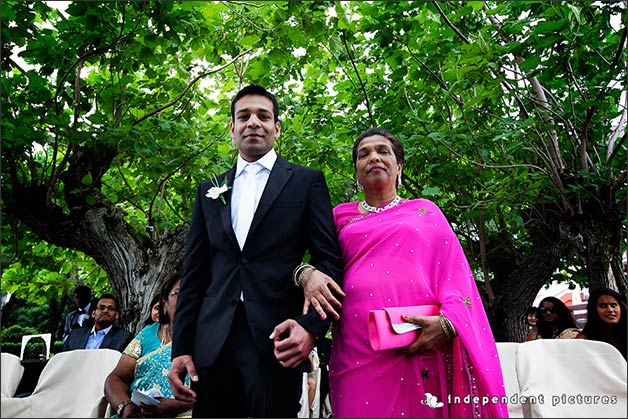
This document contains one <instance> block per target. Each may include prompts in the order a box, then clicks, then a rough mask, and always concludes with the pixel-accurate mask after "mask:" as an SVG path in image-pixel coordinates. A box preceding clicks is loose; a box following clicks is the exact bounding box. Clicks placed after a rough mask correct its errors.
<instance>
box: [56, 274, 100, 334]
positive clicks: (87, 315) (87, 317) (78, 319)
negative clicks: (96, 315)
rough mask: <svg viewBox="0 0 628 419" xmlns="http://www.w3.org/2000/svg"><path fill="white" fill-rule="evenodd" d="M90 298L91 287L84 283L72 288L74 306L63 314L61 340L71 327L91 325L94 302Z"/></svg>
mask: <svg viewBox="0 0 628 419" xmlns="http://www.w3.org/2000/svg"><path fill="white" fill-rule="evenodd" d="M91 299H92V289H91V288H90V287H88V286H86V285H79V286H78V287H76V288H75V289H74V303H75V304H76V308H75V309H74V310H72V311H70V312H69V313H68V314H67V315H66V316H65V323H64V325H63V336H62V338H61V340H62V341H63V342H65V340H66V339H67V338H68V335H69V334H70V332H71V331H72V329H78V328H79V327H83V326H92V325H93V324H94V323H93V319H92V316H91V313H92V310H93V309H94V305H95V302H92V301H91Z"/></svg>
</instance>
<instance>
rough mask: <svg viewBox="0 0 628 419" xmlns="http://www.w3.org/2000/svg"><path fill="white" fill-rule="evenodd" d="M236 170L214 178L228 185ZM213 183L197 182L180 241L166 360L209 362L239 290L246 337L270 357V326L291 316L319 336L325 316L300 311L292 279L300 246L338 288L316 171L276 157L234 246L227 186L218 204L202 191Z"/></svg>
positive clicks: (332, 238) (337, 258)
mask: <svg viewBox="0 0 628 419" xmlns="http://www.w3.org/2000/svg"><path fill="white" fill-rule="evenodd" d="M235 172H236V168H235V167H233V168H232V169H231V170H229V171H228V172H226V173H223V174H222V175H220V176H218V178H217V181H218V184H222V182H223V179H224V178H225V177H226V178H227V181H228V185H229V186H231V185H233V180H234V177H235ZM214 183H215V182H211V181H207V182H204V183H202V184H200V185H199V187H198V189H197V191H196V201H195V204H194V210H193V212H192V221H191V225H190V232H189V235H188V239H187V245H186V256H185V260H184V264H183V272H182V278H181V286H180V290H179V296H178V300H177V310H176V314H175V321H174V322H175V324H174V336H173V344H172V357H173V358H174V357H177V356H179V355H184V354H187V355H192V356H193V357H194V362H195V364H196V366H197V367H201V368H203V367H208V366H210V365H211V364H212V363H213V362H214V361H215V360H216V357H217V356H218V354H219V352H220V350H221V348H222V346H223V344H224V343H225V340H226V338H227V335H228V333H229V328H230V326H231V323H232V320H233V317H234V313H235V310H236V306H237V304H238V302H239V298H240V292H241V291H243V292H244V300H245V301H244V308H245V310H246V314H247V318H248V321H249V326H250V330H251V334H252V336H253V339H254V341H255V343H256V345H257V346H258V349H259V352H260V353H261V354H262V355H263V356H268V357H269V358H270V357H272V359H273V360H274V354H273V349H274V345H273V341H272V340H271V339H269V336H270V334H271V332H272V330H273V329H274V328H275V326H277V325H278V324H279V323H281V322H283V321H285V320H287V319H290V318H292V319H295V320H296V321H297V322H298V323H299V324H301V325H302V326H303V327H304V328H305V329H306V330H308V331H310V332H312V333H313V334H314V336H315V337H317V338H319V337H322V336H324V335H325V333H326V332H327V330H328V328H329V325H330V323H331V319H330V318H328V319H327V320H321V319H320V317H319V316H318V314H316V312H314V310H313V309H310V311H309V313H308V314H307V315H305V316H304V315H302V314H301V312H302V307H303V301H304V299H303V290H302V289H301V288H297V287H296V286H295V284H294V282H293V280H292V271H293V269H294V268H295V267H296V266H297V265H298V264H299V263H301V261H302V260H303V256H304V254H305V253H306V251H307V252H308V253H309V255H310V263H311V264H312V265H314V266H316V268H317V269H319V270H320V271H322V272H324V273H326V274H328V275H329V276H330V277H332V278H333V279H334V280H336V281H337V282H338V283H339V284H340V285H342V255H341V252H340V246H339V244H338V239H337V236H336V229H335V226H334V221H333V213H332V206H331V201H330V198H329V191H328V189H327V184H326V182H325V178H324V176H323V174H322V173H321V172H320V171H319V170H315V169H311V168H307V167H303V166H298V165H295V164H292V163H289V162H288V161H286V160H285V159H283V158H281V157H277V160H276V162H275V165H274V166H273V169H272V171H271V173H270V175H269V178H268V182H267V184H266V187H265V189H264V192H263V194H262V196H261V198H260V201H259V204H258V208H257V210H256V212H255V215H254V217H253V221H252V222H251V227H250V229H249V234H248V236H247V239H246V242H245V244H244V248H243V249H242V251H241V250H240V247H239V245H238V241H237V239H236V236H235V233H234V231H233V228H232V225H231V191H232V190H231V189H229V190H228V191H227V192H225V193H224V194H223V195H224V196H225V200H226V204H224V203H222V201H221V200H220V199H211V198H208V197H206V196H205V194H206V193H207V190H208V189H209V188H210V187H212V186H214Z"/></svg>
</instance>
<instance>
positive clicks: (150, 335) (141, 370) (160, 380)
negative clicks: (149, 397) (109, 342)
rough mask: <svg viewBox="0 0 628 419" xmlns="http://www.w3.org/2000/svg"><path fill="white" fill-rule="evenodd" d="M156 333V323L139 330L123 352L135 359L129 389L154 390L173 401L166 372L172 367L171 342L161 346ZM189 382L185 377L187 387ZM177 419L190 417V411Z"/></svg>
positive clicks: (157, 328) (157, 325)
mask: <svg viewBox="0 0 628 419" xmlns="http://www.w3.org/2000/svg"><path fill="white" fill-rule="evenodd" d="M158 331H159V324H158V323H153V324H149V325H148V326H146V327H144V328H143V329H142V330H140V332H139V333H138V334H137V335H136V336H135V338H133V340H132V341H131V343H129V345H128V346H127V347H126V349H125V350H124V352H123V353H125V354H127V355H129V356H131V357H132V358H134V359H135V374H134V376H133V382H131V386H130V389H131V391H133V390H138V391H142V392H146V391H147V390H150V389H156V390H159V392H160V393H161V394H162V395H163V397H167V398H170V399H174V398H175V397H174V393H173V392H172V388H171V387H170V383H169V382H168V371H170V366H171V365H172V360H171V353H172V342H169V343H167V344H162V343H161V340H160V339H159V335H158ZM189 381H190V378H189V376H186V379H185V384H186V385H187V386H189V385H190V382H189ZM177 417H191V411H187V412H183V413H181V414H179V415H178V416H177Z"/></svg>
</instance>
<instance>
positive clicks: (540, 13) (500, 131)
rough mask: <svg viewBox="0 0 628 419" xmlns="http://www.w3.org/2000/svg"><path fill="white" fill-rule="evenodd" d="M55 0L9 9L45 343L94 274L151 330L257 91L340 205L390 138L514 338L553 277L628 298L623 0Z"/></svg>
mask: <svg viewBox="0 0 628 419" xmlns="http://www.w3.org/2000/svg"><path fill="white" fill-rule="evenodd" d="M51 6H54V5H53V4H47V3H45V2H39V1H36V2H28V3H26V2H18V1H3V2H2V4H1V7H2V72H3V77H2V108H1V112H2V289H3V291H5V292H6V291H8V292H11V293H13V294H14V295H15V296H16V297H17V299H18V300H21V301H24V302H26V305H33V306H42V305H47V306H48V308H49V321H48V323H47V326H45V328H47V329H48V330H54V329H55V327H57V328H58V326H57V325H58V322H59V320H60V319H61V318H62V314H63V313H64V312H66V311H67V310H68V308H69V307H68V301H69V299H68V296H69V295H70V293H71V290H72V289H73V288H74V286H75V285H76V284H79V283H86V284H89V285H90V286H92V287H93V288H94V289H95V290H96V293H97V294H98V293H101V292H104V291H106V290H112V291H113V292H114V293H115V294H116V296H117V297H118V299H119V300H120V306H121V307H122V308H123V312H122V313H123V318H122V322H121V323H122V324H123V325H125V326H128V327H131V328H134V329H136V330H137V328H138V325H139V323H140V320H141V319H143V318H144V317H145V315H146V314H147V312H148V301H149V300H150V298H151V297H152V295H153V294H154V293H155V292H156V290H157V289H158V288H159V284H160V283H161V282H162V281H163V280H164V279H165V278H167V276H168V275H169V274H170V273H171V272H172V271H173V270H175V269H176V267H177V266H178V265H179V264H180V262H181V258H182V255H183V251H184V240H185V234H186V231H187V224H186V223H187V221H188V219H189V216H190V208H191V205H192V203H191V197H192V191H193V190H194V188H195V186H196V184H197V183H198V182H200V181H202V180H204V179H206V178H208V177H209V176H210V175H211V174H213V173H219V172H222V171H224V170H226V169H227V168H228V167H229V166H230V165H231V164H232V162H233V159H234V149H233V147H232V145H231V142H230V139H229V135H228V129H227V126H228V120H229V115H228V109H229V104H230V99H231V97H232V96H233V95H234V94H235V92H236V91H237V90H238V89H239V88H240V87H242V86H243V85H245V84H248V83H250V82H255V83H259V84H262V85H264V86H266V87H267V88H269V89H270V90H271V91H273V92H274V93H275V94H276V96H277V97H278V99H279V101H280V106H281V109H282V112H281V115H280V118H281V123H282V137H281V138H280V139H279V140H278V141H277V143H276V149H277V151H278V152H279V153H280V154H282V155H283V156H284V157H286V158H288V159H290V160H292V161H294V162H297V163H301V164H305V165H310V166H313V167H316V168H319V169H321V170H322V171H323V172H324V173H325V176H326V179H327V182H328V185H329V188H330V193H331V195H332V201H333V203H334V204H337V203H340V202H345V201H347V200H354V199H359V198H360V196H361V195H360V194H359V193H358V192H357V191H356V189H355V184H354V180H353V173H352V163H351V157H350V150H351V146H352V143H353V139H354V138H355V137H356V136H357V134H358V133H359V132H360V131H362V130H363V129H365V128H367V127H369V126H371V125H376V126H381V127H384V128H387V129H389V130H391V131H392V132H393V133H395V134H396V135H397V136H398V137H399V138H400V139H401V141H402V142H403V143H404V146H405V148H406V157H407V159H406V162H405V166H404V181H403V188H402V189H401V194H402V195H403V196H405V197H408V198H416V197H426V198H429V199H432V200H433V201H435V202H436V203H437V204H438V205H439V206H441V208H443V211H444V212H445V214H446V215H447V217H448V218H449V220H450V222H451V223H452V225H453V227H454V229H455V231H456V233H457V234H458V236H459V238H460V240H461V242H462V244H463V246H464V248H465V252H466V253H467V256H468V257H469V260H470V262H471V264H472V266H473V267H474V269H475V271H476V273H477V275H476V278H477V280H478V286H479V288H480V289H481V291H482V293H483V295H484V297H485V301H484V302H485V307H486V309H487V312H488V314H489V317H490V319H491V321H492V322H493V324H494V326H495V328H496V330H499V329H502V330H503V331H504V332H506V333H507V334H508V336H509V338H510V339H512V340H517V339H520V338H521V337H522V335H523V322H522V317H523V313H524V312H525V308H526V307H527V306H528V305H530V304H531V302H532V300H533V298H534V296H535V295H536V293H537V291H538V290H539V289H540V288H541V286H543V284H545V283H547V282H549V281H551V280H552V279H559V280H568V281H572V282H574V283H580V284H583V285H590V286H602V285H608V286H612V287H614V288H618V289H620V290H621V291H622V292H625V290H626V271H625V267H624V265H623V263H622V256H624V255H626V249H627V245H626V237H627V235H626V163H625V162H626V159H625V157H626V107H627V106H626V95H625V79H626V63H627V59H626V33H627V32H626V27H627V26H626V2H595V3H593V2H569V1H552V2H536V1H529V2H514V1H513V2H490V1H487V2H481V1H469V2H456V1H453V2H434V1H414V2H413V1H407V2H396V1H372V2H350V1H347V2H333V1H308V2H278V1H277V2H258V1H220V2H125V1H118V2H80V1H76V2H70V3H69V5H68V7H67V8H66V9H65V10H64V11H63V12H60V11H59V10H58V9H57V8H54V7H51ZM612 22H615V23H614V24H611V23H612ZM622 95H623V96H622ZM624 257H625V256H624ZM5 317H7V316H4V315H3V323H4V322H5ZM43 324H44V323H43V322H42V325H43ZM42 327H44V326H42Z"/></svg>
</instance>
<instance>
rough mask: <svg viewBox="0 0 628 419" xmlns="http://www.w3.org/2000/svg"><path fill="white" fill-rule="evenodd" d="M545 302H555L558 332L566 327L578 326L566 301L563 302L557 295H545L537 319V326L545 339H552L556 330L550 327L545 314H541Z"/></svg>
mask: <svg viewBox="0 0 628 419" xmlns="http://www.w3.org/2000/svg"><path fill="white" fill-rule="evenodd" d="M545 302H548V303H552V304H554V308H555V309H556V314H558V318H557V319H556V324H557V325H558V330H557V331H556V332H555V333H557V334H558V333H560V332H562V331H563V330H565V329H569V328H570V327H572V328H576V329H577V328H578V327H577V326H576V321H575V320H574V318H573V315H572V314H571V310H569V307H567V306H566V305H565V303H563V302H562V301H560V300H559V299H558V298H556V297H545V298H543V299H542V300H541V302H540V303H539V307H538V310H539V311H538V315H537V320H536V327H537V329H538V330H539V335H541V337H542V338H543V339H552V338H553V337H554V335H553V333H554V331H553V330H552V328H551V327H550V325H549V323H547V322H546V321H545V316H543V315H541V309H542V307H543V303H545Z"/></svg>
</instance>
